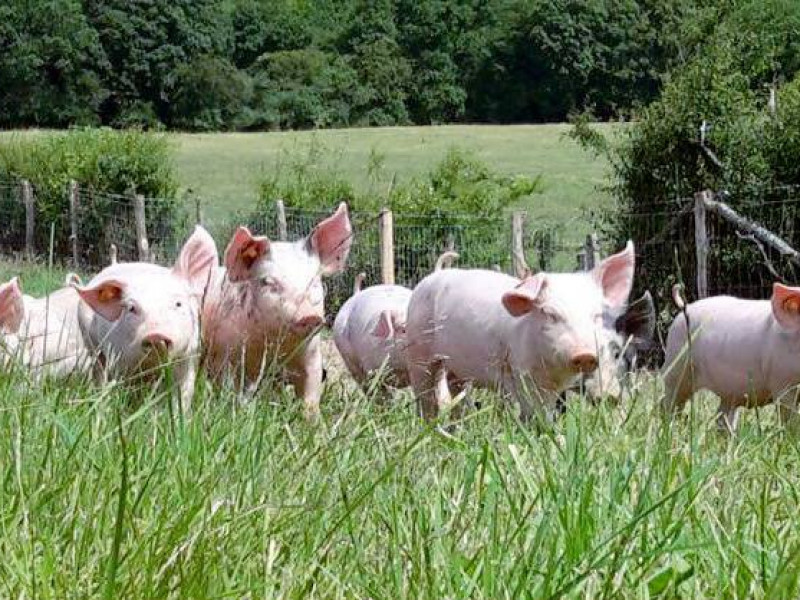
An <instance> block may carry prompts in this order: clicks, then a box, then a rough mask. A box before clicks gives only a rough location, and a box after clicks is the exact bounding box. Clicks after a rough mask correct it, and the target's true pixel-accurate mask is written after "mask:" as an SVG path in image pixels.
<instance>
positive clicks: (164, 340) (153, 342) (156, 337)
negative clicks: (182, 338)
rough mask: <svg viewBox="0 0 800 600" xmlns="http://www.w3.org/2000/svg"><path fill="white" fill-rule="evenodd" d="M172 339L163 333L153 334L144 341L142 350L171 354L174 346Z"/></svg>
mask: <svg viewBox="0 0 800 600" xmlns="http://www.w3.org/2000/svg"><path fill="white" fill-rule="evenodd" d="M174 345H175V344H174V342H173V341H172V338H170V337H169V336H166V335H164V334H162V333H151V334H149V335H147V336H145V338H144V339H143V340H142V349H144V350H147V351H149V350H157V351H161V352H169V351H170V350H172V347H173V346H174Z"/></svg>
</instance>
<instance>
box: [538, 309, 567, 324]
mask: <svg viewBox="0 0 800 600" xmlns="http://www.w3.org/2000/svg"><path fill="white" fill-rule="evenodd" d="M542 313H544V316H545V317H546V318H547V320H548V321H550V322H551V323H560V322H561V321H563V320H564V319H563V318H561V315H560V314H558V313H557V312H555V311H553V310H546V309H545V310H543V311H542Z"/></svg>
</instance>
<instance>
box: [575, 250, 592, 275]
mask: <svg viewBox="0 0 800 600" xmlns="http://www.w3.org/2000/svg"><path fill="white" fill-rule="evenodd" d="M575 260H576V262H577V264H578V270H579V271H588V270H589V267H588V266H587V264H586V248H581V249H580V250H578V254H577V255H576V256H575Z"/></svg>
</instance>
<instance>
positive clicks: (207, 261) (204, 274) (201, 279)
mask: <svg viewBox="0 0 800 600" xmlns="http://www.w3.org/2000/svg"><path fill="white" fill-rule="evenodd" d="M218 264H219V253H218V252H217V245H216V243H214V239H213V238H212V237H211V236H210V235H209V233H208V231H206V230H205V229H203V228H202V227H201V226H200V225H198V226H197V227H195V228H194V233H192V235H191V236H190V237H189V239H188V240H186V243H185V244H184V245H183V248H181V253H180V255H178V260H176V261H175V266H174V267H172V272H173V273H174V274H175V275H177V276H178V277H182V278H183V279H186V280H187V281H188V282H189V285H190V286H191V287H192V289H193V290H194V291H195V292H197V293H203V290H205V287H206V285H207V284H208V281H209V279H210V277H211V273H212V271H213V269H214V268H215V267H216V266H217V265H218Z"/></svg>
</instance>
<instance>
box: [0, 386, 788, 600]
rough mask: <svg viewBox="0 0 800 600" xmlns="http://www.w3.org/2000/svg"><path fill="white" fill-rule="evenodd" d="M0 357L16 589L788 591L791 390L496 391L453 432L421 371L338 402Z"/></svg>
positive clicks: (8, 562) (241, 593) (0, 426)
mask: <svg viewBox="0 0 800 600" xmlns="http://www.w3.org/2000/svg"><path fill="white" fill-rule="evenodd" d="M160 389H161V388H156V390H154V391H153V393H152V394H149V395H146V397H145V398H144V400H143V401H142V402H140V403H136V404H135V405H133V404H131V403H130V402H129V399H128V397H127V392H126V389H125V387H124V386H120V385H118V386H111V387H109V388H107V389H103V390H101V389H97V388H94V387H92V386H91V385H89V384H87V383H84V382H80V381H74V382H71V383H68V384H63V383H59V384H52V383H50V384H45V385H40V384H33V383H30V382H28V380H27V377H26V375H25V374H24V373H5V374H2V375H0V398H1V399H0V434H2V437H3V439H4V440H5V443H4V444H3V445H2V446H0V469H2V471H0V474H1V475H2V483H1V484H0V527H2V530H1V531H0V547H1V548H2V552H3V557H4V560H3V561H2V563H0V590H2V591H0V595H2V596H3V597H9V598H18V597H20V598H21V597H34V596H35V597H37V598H59V599H61V598H86V597H104V598H122V597H124V598H143V599H144V598H147V599H152V598H221V597H232V598H273V597H290V598H305V597H322V598H354V597H358V598H367V597H369V598H386V599H390V598H391V599H394V598H408V597H413V598H445V597H446V598H503V597H508V598H511V597H515V598H516V597H531V598H549V597H572V598H587V597H592V598H603V597H606V598H612V597H614V598H618V597H623V598H647V597H655V596H657V595H659V594H661V597H676V596H680V597H696V598H703V597H715V598H752V597H791V596H794V595H796V591H797V572H798V570H797V567H798V564H797V561H798V548H800V533H798V529H797V527H796V526H795V523H796V515H797V512H798V484H799V483H800V468H799V467H800V465H799V464H798V445H797V442H796V439H795V438H793V437H791V436H788V435H786V434H784V432H783V431H782V429H781V428H780V427H779V426H778V425H777V424H776V422H775V418H774V416H773V414H772V412H773V411H772V410H771V409H767V410H762V411H761V412H759V413H756V412H755V411H751V412H748V413H746V414H745V415H744V418H743V426H742V428H741V431H740V433H739V435H737V437H735V438H734V439H729V438H727V437H724V436H721V435H720V434H718V433H717V432H716V429H715V427H714V423H713V418H712V417H713V413H712V410H711V408H712V407H711V405H710V404H709V405H707V406H704V403H703V402H698V403H697V404H696V405H695V406H694V408H693V412H692V414H690V415H689V416H688V417H687V418H686V419H682V420H679V421H677V422H676V423H675V424H673V425H669V424H667V423H665V422H664V421H662V419H661V417H660V415H659V413H658V411H657V410H656V404H657V401H658V397H659V394H660V391H659V386H657V385H654V386H650V385H647V386H644V387H643V388H641V390H640V392H639V394H638V395H637V396H636V398H635V399H634V400H633V401H631V402H628V403H626V404H625V405H623V406H621V407H618V408H613V407H610V406H601V407H596V408H595V407H591V406H589V405H588V404H586V403H582V402H580V401H573V402H572V403H571V404H570V406H569V410H568V412H567V414H566V415H565V416H564V417H563V418H562V419H561V420H560V421H559V422H558V423H556V424H555V426H553V427H552V429H546V430H543V431H538V432H537V431H535V430H534V429H532V428H530V427H524V426H521V425H520V424H518V423H517V422H516V420H515V419H514V417H513V416H512V415H511V413H510V412H509V411H506V410H502V409H501V408H499V407H498V405H497V403H496V402H493V401H490V400H489V399H486V401H484V402H483V407H484V408H483V409H481V410H480V411H477V412H473V413H470V414H469V415H468V416H467V417H466V419H465V420H464V422H463V423H461V424H460V425H459V426H458V427H456V428H454V429H450V430H448V432H447V433H445V432H443V431H442V430H440V429H437V428H435V427H431V426H427V425H425V424H423V423H422V422H420V421H419V419H418V418H417V417H416V416H415V414H414V410H413V404H412V402H411V398H410V396H409V395H408V394H407V393H401V394H399V395H398V396H397V398H396V402H395V403H394V405H392V406H390V407H388V408H387V407H383V406H379V405H377V403H375V402H374V400H370V399H368V398H366V397H364V396H363V395H362V394H360V393H358V392H354V391H348V387H346V386H343V385H340V384H339V383H337V382H336V381H335V380H334V381H331V382H329V385H328V387H327V390H326V393H325V396H324V399H323V415H324V419H323V422H322V423H321V424H320V425H318V426H311V425H308V424H306V423H305V421H304V420H303V419H302V416H301V414H302V410H301V406H300V403H299V402H298V401H296V400H293V399H292V398H291V396H290V395H289V394H288V393H285V392H284V391H281V390H277V391H276V390H272V391H266V392H264V393H262V394H261V395H259V396H258V397H257V398H256V399H255V400H253V401H252V402H250V403H246V404H241V403H240V402H239V401H238V400H237V398H236V396H235V394H234V393H233V392H231V391H229V390H218V389H214V388H212V387H210V386H208V385H206V384H205V383H203V382H201V383H200V385H199V388H198V395H197V397H196V399H195V404H194V406H195V410H194V415H193V418H192V419H191V420H189V421H185V420H183V419H182V418H181V417H180V416H179V415H178V414H177V413H176V412H175V411H173V410H170V409H169V408H168V406H169V398H168V397H166V396H165V394H164V393H162V392H161V391H159V390H160Z"/></svg>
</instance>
